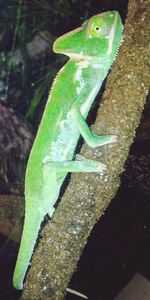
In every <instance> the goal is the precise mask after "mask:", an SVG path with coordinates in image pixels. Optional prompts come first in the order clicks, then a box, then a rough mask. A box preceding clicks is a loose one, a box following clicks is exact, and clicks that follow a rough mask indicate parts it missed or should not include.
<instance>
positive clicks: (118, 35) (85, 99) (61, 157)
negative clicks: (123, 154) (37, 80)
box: [13, 11, 123, 289]
mask: <svg viewBox="0 0 150 300" xmlns="http://www.w3.org/2000/svg"><path fill="white" fill-rule="evenodd" d="M122 29H123V26H122V22H121V18H120V16H119V14H118V12H117V11H109V12H105V13H101V14H98V15H95V16H93V17H92V18H90V19H89V20H87V21H85V22H84V23H83V24H82V25H81V27H79V28H77V29H75V30H73V31H71V32H69V33H67V34H64V35H63V36H61V37H59V38H58V39H57V40H56V41H55V42H54V45H53V50H54V52H56V53H61V54H65V55H67V56H69V60H68V62H67V63H66V64H65V66H64V67H63V68H62V69H61V70H60V71H59V72H58V74H57V76H56V78H55V80H54V83H53V85H52V89H51V91H50V95H49V98H48V102H47V104H46V108H45V111H44V114H43V117H42V121H41V124H40V126H39V129H38V133H37V136H36V138H35V141H34V144H33V147H32V150H31V154H30V157H29V161H28V165H27V170H26V179H25V199H26V209H25V210H26V211H25V222H24V228H23V234H22V240H21V245H20V249H19V254H18V259H17V263H16V267H15V272H14V277H13V284H14V287H15V288H16V289H22V288H23V281H24V277H25V275H26V272H27V269H28V266H29V263H30V260H31V256H32V253H33V250H34V246H35V243H36V240H37V237H38V232H39V229H40V225H41V222H42V221H43V219H44V217H45V215H46V214H49V216H50V218H51V217H52V215H53V212H54V210H55V208H54V204H55V203H56V201H57V199H58V196H59V191H60V188H61V186H62V184H63V181H64V179H65V177H66V175H67V173H68V172H98V173H100V174H103V173H104V172H105V170H106V166H105V165H104V164H102V163H100V162H99V161H93V160H89V159H86V158H84V157H82V156H76V157H74V154H75V149H76V146H77V143H78V140H79V137H80V135H81V136H82V137H83V138H84V140H85V141H86V143H87V144H88V145H89V146H90V147H99V146H102V145H105V144H108V143H112V142H115V141H116V136H115V135H103V136H98V135H96V134H94V133H92V132H91V131H90V129H89V127H88V125H87V123H86V121H85V119H86V117H87V115H88V112H89V110H90V108H91V105H92V103H93V101H94V99H95V96H96V95H97V93H98V91H99V89H100V87H101V85H102V82H103V80H104V78H105V77H106V75H107V73H108V71H109V69H110V68H111V65H112V63H113V61H114V59H115V57H116V54H117V51H118V48H119V46H120V43H121V40H122Z"/></svg>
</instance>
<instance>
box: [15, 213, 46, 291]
mask: <svg viewBox="0 0 150 300" xmlns="http://www.w3.org/2000/svg"><path fill="white" fill-rule="evenodd" d="M42 221H43V218H41V216H39V215H37V216H36V217H35V216H33V214H32V216H30V217H29V216H27V217H26V218H25V223H24V228H23V234H22V239H21V244H20V248H19V254H18V258H17V262H16V266H15V271H14V275H13V285H14V287H15V288H16V289H18V290H22V289H23V281H24V278H25V275H26V272H27V269H28V266H29V263H30V260H31V257H32V253H33V250H34V247H35V243H36V240H37V237H38V232H39V230H40V225H41V222H42Z"/></svg>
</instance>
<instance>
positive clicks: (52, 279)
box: [21, 0, 150, 300]
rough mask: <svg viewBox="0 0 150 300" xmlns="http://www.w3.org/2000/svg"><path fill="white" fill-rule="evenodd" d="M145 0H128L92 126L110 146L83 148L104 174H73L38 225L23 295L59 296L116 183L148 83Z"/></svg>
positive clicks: (32, 297)
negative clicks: (109, 138)
mask: <svg viewBox="0 0 150 300" xmlns="http://www.w3.org/2000/svg"><path fill="white" fill-rule="evenodd" d="M149 4H150V2H149V0H130V1H129V6H128V16H127V20H126V24H125V37H124V42H123V44H122V46H121V48H120V51H119V54H118V57H117V60H116V62H115V64H114V66H113V68H112V71H111V74H110V76H109V78H108V80H107V84H106V90H105V92H104V95H103V98H102V104H101V105H100V109H99V111H98V114H97V118H96V122H95V125H94V126H93V127H92V130H93V131H94V132H96V133H97V134H101V133H102V134H107V133H108V134H110V133H112V134H117V135H118V142H117V143H116V144H114V145H112V146H104V147H101V148H97V149H90V148H89V147H88V146H87V145H83V147H82V150H81V154H82V155H84V156H85V157H87V158H92V159H96V160H100V161H102V162H105V163H106V164H107V166H108V169H107V175H105V176H104V177H100V175H99V174H73V175H72V178H71V181H70V183H69V186H68V188H67V189H66V191H65V194H64V196H63V199H62V201H61V203H60V205H59V207H58V209H57V211H56V213H55V215H54V217H53V219H52V221H51V222H49V223H48V224H47V225H46V226H45V228H44V230H43V231H42V239H41V240H40V243H39V246H38V248H37V250H36V251H35V255H34V257H33V260H32V265H31V269H30V271H29V274H28V276H27V281H26V284H25V287H24V292H23V295H22V298H21V299H22V300H23V299H24V300H28V299H30V300H35V299H41V300H45V299H49V300H62V299H64V297H65V291H66V287H67V285H68V283H69V281H70V278H71V276H72V274H73V272H74V271H75V269H76V265H77V262H78V260H79V258H80V255H81V253H82V251H83V248H84V246H85V244H86V242H87V238H88V236H89V235H90V232H91V230H92V228H93V226H94V224H95V223H96V222H97V220H98V219H99V218H100V216H101V215H102V214H104V211H105V209H106V207H107V206H108V205H109V203H110V202H111V199H112V198H113V197H114V196H115V194H116V191H117V189H118V187H119V184H120V180H119V175H120V174H121V172H122V171H123V169H124V163H125V160H126V158H127V156H128V152H129V148H130V145H131V143H132V141H133V139H134V137H135V130H136V128H137V126H138V125H139V123H140V118H141V113H142V110H143V108H144V104H145V102H146V96H147V94H148V85H149V73H148V72H149V70H148V62H149V57H148V55H149V49H148V39H149V36H150V34H149V32H148V28H149V14H148V9H149Z"/></svg>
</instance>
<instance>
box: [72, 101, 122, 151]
mask: <svg viewBox="0 0 150 300" xmlns="http://www.w3.org/2000/svg"><path fill="white" fill-rule="evenodd" d="M71 116H72V119H73V121H74V123H75V124H76V126H77V128H78V130H79V132H80V134H81V135H82V136H83V138H84V140H85V141H86V143H87V144H88V145H89V146H90V147H92V148H95V147H98V146H103V145H106V144H109V143H114V142H116V141H117V136H116V135H96V134H95V133H92V132H91V130H90V128H89V126H88V125H87V123H86V121H85V119H84V117H83V116H82V114H81V112H80V108H79V105H78V104H77V103H76V101H75V102H74V103H73V105H72V108H71Z"/></svg>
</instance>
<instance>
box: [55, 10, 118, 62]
mask: <svg viewBox="0 0 150 300" xmlns="http://www.w3.org/2000/svg"><path fill="white" fill-rule="evenodd" d="M122 29H123V25H122V22H121V18H120V16H119V13H118V12H117V11H109V12H105V13H101V14H98V15H95V16H93V17H91V18H90V19H89V20H87V21H85V22H84V23H83V24H82V26H81V27H79V28H77V29H75V30H73V31H70V32H68V33H66V34H64V35H62V36H60V37H59V38H58V39H56V41H55V42H54V45H53V50H54V52H56V53H61V54H65V55H67V56H69V57H70V58H72V59H75V60H77V61H80V60H85V59H87V60H96V61H98V60H102V59H103V58H105V59H107V58H108V60H109V59H110V60H111V59H112V61H113V60H114V58H115V56H116V53H117V50H118V48H119V46H120V43H121V40H122Z"/></svg>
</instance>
